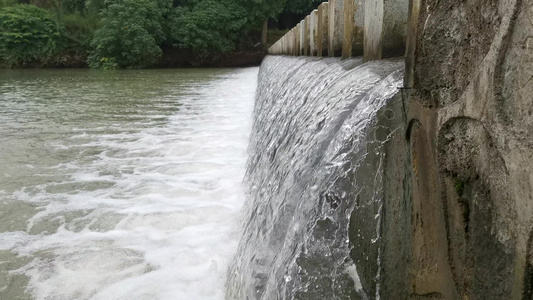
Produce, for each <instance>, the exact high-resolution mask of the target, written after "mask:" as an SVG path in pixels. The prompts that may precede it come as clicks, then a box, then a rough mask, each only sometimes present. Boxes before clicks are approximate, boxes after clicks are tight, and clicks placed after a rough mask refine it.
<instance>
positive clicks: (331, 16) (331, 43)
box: [328, 0, 337, 57]
mask: <svg viewBox="0 0 533 300" xmlns="http://www.w3.org/2000/svg"><path fill="white" fill-rule="evenodd" d="M336 2H337V0H329V1H328V21H329V22H328V56H329V57H334V56H335V38H334V36H335V22H336V20H335V19H336V17H335V5H336Z"/></svg>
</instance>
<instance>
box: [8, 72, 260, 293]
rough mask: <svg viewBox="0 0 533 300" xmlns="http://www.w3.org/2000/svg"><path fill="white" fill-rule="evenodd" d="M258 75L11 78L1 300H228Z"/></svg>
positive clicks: (25, 74) (64, 74) (121, 74)
mask: <svg viewBox="0 0 533 300" xmlns="http://www.w3.org/2000/svg"><path fill="white" fill-rule="evenodd" d="M257 71H258V70H257V68H249V69H233V70H230V69H225V70H223V69H218V70H142V71H141V70H139V71H109V72H99V71H90V70H18V71H2V73H0V124H1V125H0V166H1V167H0V299H106V300H107V299H128V300H129V299H221V298H223V295H224V291H223V289H224V281H225V276H226V270H227V265H228V261H229V260H230V259H231V256H232V255H233V253H234V252H235V250H236V245H237V240H238V237H239V234H240V232H239V230H238V228H237V226H235V223H236V220H237V219H238V212H239V210H240V208H241V205H242V203H243V201H244V196H243V190H242V187H241V181H242V177H243V174H244V164H245V161H246V147H247V140H248V134H249V128H250V122H251V120H250V119H251V117H250V115H251V111H252V107H253V97H254V92H255V85H256V77H257Z"/></svg>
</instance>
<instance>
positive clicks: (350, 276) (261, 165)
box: [226, 57, 403, 300]
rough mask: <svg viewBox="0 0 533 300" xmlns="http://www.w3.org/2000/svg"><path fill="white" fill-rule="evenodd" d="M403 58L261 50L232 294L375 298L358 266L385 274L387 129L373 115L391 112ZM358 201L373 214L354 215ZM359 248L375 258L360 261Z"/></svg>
mask: <svg viewBox="0 0 533 300" xmlns="http://www.w3.org/2000/svg"><path fill="white" fill-rule="evenodd" d="M402 66H403V63H402V62H401V61H397V60H396V61H394V60H393V61H379V62H372V63H366V64H361V60H359V59H354V60H348V61H344V62H339V61H338V60H333V59H325V60H315V59H309V58H298V59H295V58H287V57H267V58H266V59H265V61H264V62H263V64H262V67H261V71H260V73H259V86H258V90H257V98H256V106H255V109H254V123H253V129H252V136H251V140H250V150H249V151H250V158H249V161H248V166H247V174H246V182H247V183H248V184H249V203H248V204H247V210H248V212H247V214H248V215H247V216H248V219H247V220H246V221H245V226H244V227H245V231H244V235H243V238H242V239H241V241H240V244H239V248H238V252H237V256H236V258H235V261H234V263H233V265H232V267H231V271H230V275H229V281H228V290H227V295H226V298H227V299H231V300H232V299H266V300H269V299H307V300H309V299H317V300H318V299H366V298H375V297H376V295H377V294H378V291H377V290H379V286H376V284H375V282H374V284H373V285H372V284H366V285H365V286H374V288H371V289H369V288H366V289H365V288H363V286H362V284H365V282H363V283H361V279H360V276H359V275H358V271H357V270H358V269H359V268H362V267H365V268H366V269H368V270H366V269H365V272H366V273H369V272H371V273H372V272H373V273H372V275H371V276H372V278H374V279H375V278H377V277H378V276H379V268H378V267H377V266H378V265H379V259H376V258H375V257H376V255H375V253H376V252H377V251H379V249H378V248H376V247H377V246H375V245H378V244H379V243H377V241H378V239H379V231H380V227H379V224H380V207H381V195H382V191H381V190H380V184H381V181H382V168H381V162H382V152H381V151H380V146H381V144H382V143H383V142H384V141H386V140H387V135H388V134H389V133H390V129H389V128H387V129H386V130H383V131H382V132H381V131H380V130H379V126H376V124H377V122H378V121H377V117H376V116H377V115H378V113H384V115H385V116H386V117H387V118H391V119H392V118H394V116H393V115H391V113H392V111H390V110H389V111H387V110H386V109H385V110H384V105H385V104H386V103H387V100H389V99H390V98H391V97H393V96H394V95H395V94H396V93H397V92H398V88H399V87H400V86H401V81H402V78H401V71H400V69H401V68H402ZM354 210H355V211H358V210H360V211H363V210H366V211H369V212H371V213H372V216H371V217H370V218H369V220H365V221H364V223H365V224H364V226H363V227H361V228H358V227H357V226H355V225H354V222H355V223H357V220H355V221H354V219H353V218H352V219H350V216H352V215H353V212H354ZM350 223H352V224H350ZM363 231H366V232H363ZM349 234H350V235H355V236H356V237H357V236H365V239H363V238H361V239H360V240H359V241H355V240H351V239H349ZM372 247H374V248H372ZM365 251H368V253H366V252H365ZM361 257H363V258H362V260H366V261H370V262H369V263H366V264H365V265H364V266H363V265H356V264H354V261H358V260H360V259H361ZM368 266H369V267H368ZM373 270H374V271H373Z"/></svg>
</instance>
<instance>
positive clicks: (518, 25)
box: [380, 0, 533, 300]
mask: <svg viewBox="0 0 533 300" xmlns="http://www.w3.org/2000/svg"><path fill="white" fill-rule="evenodd" d="M410 10H411V11H410V12H409V22H408V24H409V28H408V32H409V35H408V37H407V57H406V77H405V82H406V89H405V90H403V91H402V95H403V100H404V103H405V108H404V111H405V116H406V122H405V126H406V128H405V135H404V136H403V137H402V136H401V135H400V134H398V135H397V136H396V137H394V138H393V140H392V141H391V144H390V145H388V147H390V148H391V150H390V151H389V152H388V153H389V154H388V160H387V169H388V171H387V172H386V173H387V174H388V176H387V178H389V181H388V182H387V183H386V187H385V190H386V191H388V193H389V195H388V196H386V197H385V200H386V203H387V204H386V207H387V208H386V213H385V216H384V218H383V220H384V221H383V227H384V230H383V240H382V247H383V251H382V253H383V254H382V255H383V257H382V272H381V274H383V276H382V277H381V279H380V281H381V288H382V289H381V292H380V293H381V296H382V298H383V299H405V298H409V299H470V300H472V299H528V300H529V299H532V286H533V267H532V266H533V259H532V255H531V252H532V249H531V243H532V237H533V231H532V226H533V130H532V129H533V117H532V114H533V80H532V78H533V66H532V64H533V42H532V41H533V22H532V20H533V2H532V1H531V0H500V1H498V0H489V1H484V0H473V1H467V2H465V1H458V0H457V1H438V0H412V1H411V4H410ZM401 170H404V171H401ZM406 220H409V222H406ZM398 249H401V251H398ZM399 291H401V293H398V292H399Z"/></svg>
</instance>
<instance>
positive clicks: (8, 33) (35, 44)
mask: <svg viewBox="0 0 533 300" xmlns="http://www.w3.org/2000/svg"><path fill="white" fill-rule="evenodd" d="M59 38H60V28H59V26H58V25H57V23H56V21H55V19H54V17H53V15H52V14H51V13H50V12H48V11H46V10H44V9H41V8H38V7H36V6H34V5H25V4H20V5H14V6H10V7H6V8H2V9H1V10H0V61H1V62H0V64H2V65H4V66H7V67H10V66H12V65H17V64H22V65H24V64H25V63H28V62H32V61H45V60H46V59H48V58H49V57H50V56H51V55H52V54H53V53H54V52H55V51H56V48H57V42H58V40H59Z"/></svg>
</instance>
